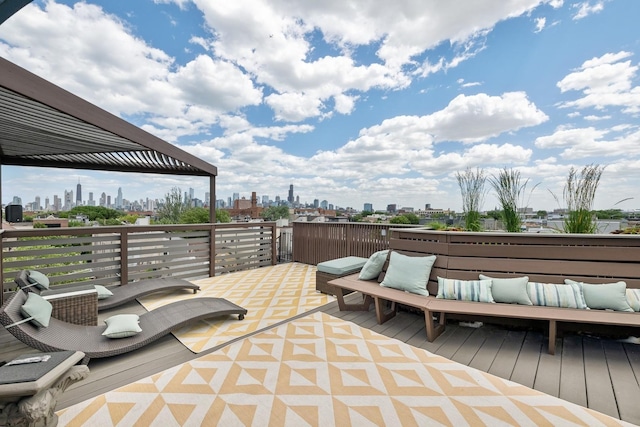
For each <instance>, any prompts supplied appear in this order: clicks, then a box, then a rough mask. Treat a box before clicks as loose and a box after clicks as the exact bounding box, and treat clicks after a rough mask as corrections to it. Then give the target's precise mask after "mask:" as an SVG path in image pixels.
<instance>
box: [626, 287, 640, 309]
mask: <svg viewBox="0 0 640 427" xmlns="http://www.w3.org/2000/svg"><path fill="white" fill-rule="evenodd" d="M627 302H628V303H629V306H630V307H631V308H632V309H633V311H640V289H629V288H627Z"/></svg>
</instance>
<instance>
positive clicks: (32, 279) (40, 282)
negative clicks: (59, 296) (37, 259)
mask: <svg viewBox="0 0 640 427" xmlns="http://www.w3.org/2000/svg"><path fill="white" fill-rule="evenodd" d="M27 278H28V280H29V283H31V284H33V285H35V287H36V288H38V289H49V278H48V277H47V276H45V275H44V274H42V273H40V272H39V271H35V270H29V275H28V276H27Z"/></svg>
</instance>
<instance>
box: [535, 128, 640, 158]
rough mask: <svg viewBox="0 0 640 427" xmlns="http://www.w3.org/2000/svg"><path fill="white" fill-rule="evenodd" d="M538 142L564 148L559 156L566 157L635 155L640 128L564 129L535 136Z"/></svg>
mask: <svg viewBox="0 0 640 427" xmlns="http://www.w3.org/2000/svg"><path fill="white" fill-rule="evenodd" d="M624 131H628V133H623V134H622V135H620V136H617V137H609V138H607V136H609V135H610V134H612V133H621V132H624ZM535 146H536V147H538V148H542V149H561V150H562V151H561V154H560V156H561V157H563V158H565V159H584V158H589V157H600V158H606V157H618V156H627V157H634V156H637V155H640V131H638V130H637V129H636V128H635V127H622V128H620V127H617V128H615V129H596V128H594V127H588V128H576V129H561V130H558V131H556V132H554V133H553V134H552V135H549V136H543V137H539V138H536V141H535Z"/></svg>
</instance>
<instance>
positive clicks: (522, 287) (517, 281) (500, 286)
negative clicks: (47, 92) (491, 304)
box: [479, 274, 533, 305]
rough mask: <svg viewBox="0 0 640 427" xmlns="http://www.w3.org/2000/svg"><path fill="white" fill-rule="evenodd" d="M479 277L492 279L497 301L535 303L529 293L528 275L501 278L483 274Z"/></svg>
mask: <svg viewBox="0 0 640 427" xmlns="http://www.w3.org/2000/svg"><path fill="white" fill-rule="evenodd" d="M479 277H480V280H491V282H492V284H491V295H493V299H494V300H495V301H496V302H502V303H507V304H522V305H533V303H532V302H531V298H529V294H528V293H527V283H529V277H528V276H523V277H512V278H508V279H500V278H496V277H489V276H485V275H484V274H481V275H480V276H479Z"/></svg>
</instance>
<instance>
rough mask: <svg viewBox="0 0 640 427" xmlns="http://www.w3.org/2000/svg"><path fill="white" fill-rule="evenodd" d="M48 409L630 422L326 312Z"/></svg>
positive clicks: (119, 416)
mask: <svg viewBox="0 0 640 427" xmlns="http://www.w3.org/2000/svg"><path fill="white" fill-rule="evenodd" d="M58 415H59V417H60V423H59V425H60V426H85V425H95V426H162V427H165V426H218V425H220V426H296V427H301V426H399V425H408V426H410V425H417V426H424V425H448V426H452V425H455V426H468V425H471V426H481V425H488V426H500V425H512V426H523V425H549V426H558V425H563V426H565V425H575V426H617V425H630V424H627V423H624V422H622V421H620V420H617V419H614V418H611V417H609V416H607V415H604V414H601V413H598V412H595V411H593V410H590V409H587V408H584V407H581V406H578V405H575V404H573V403H569V402H566V401H563V400H561V399H558V398H556V397H552V396H549V395H546V394H544V393H541V392H539V391H536V390H532V389H530V388H527V387H525V386H522V385H519V384H516V383H513V382H511V381H508V380H504V379H501V378H498V377H496V376H493V375H491V374H487V373H484V372H481V371H478V370H476V369H473V368H470V367H467V366H465V365H462V364H459V363H456V362H453V361H450V360H448V359H445V358H443V357H441V356H437V355H434V354H432V353H429V352H427V351H425V350H422V349H418V348H415V347H411V346H409V345H408V344H405V343H403V342H400V341H397V340H395V339H393V338H388V337H385V336H383V335H380V334H377V333H375V332H373V331H370V330H368V329H364V328H361V327H359V326H357V325H355V324H353V323H350V322H347V321H344V320H342V319H338V318H335V317H332V316H329V315H327V314H325V313H314V314H311V315H308V316H306V317H303V318H299V319H297V320H294V321H292V322H289V323H286V324H283V325H280V326H278V327H275V328H273V329H270V330H268V331H264V332H261V333H259V334H256V335H254V336H252V337H248V338H245V339H243V340H241V341H238V342H235V343H233V344H230V345H228V346H226V347H224V348H222V349H220V350H218V351H216V352H214V353H211V354H208V355H205V356H202V357H200V358H198V359H195V360H193V361H190V362H188V363H185V364H183V365H180V366H176V367H174V368H171V369H168V370H166V371H164V372H161V373H159V374H156V375H153V376H151V377H148V378H146V379H143V380H141V381H138V382H136V383H133V384H130V385H127V386H125V387H122V388H120V389H117V390H115V391H111V392H108V393H106V394H104V395H101V396H99V397H96V398H94V399H91V400H88V401H85V402H82V403H79V404H77V405H75V406H72V407H70V408H67V409H65V410H63V411H60V412H58Z"/></svg>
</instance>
